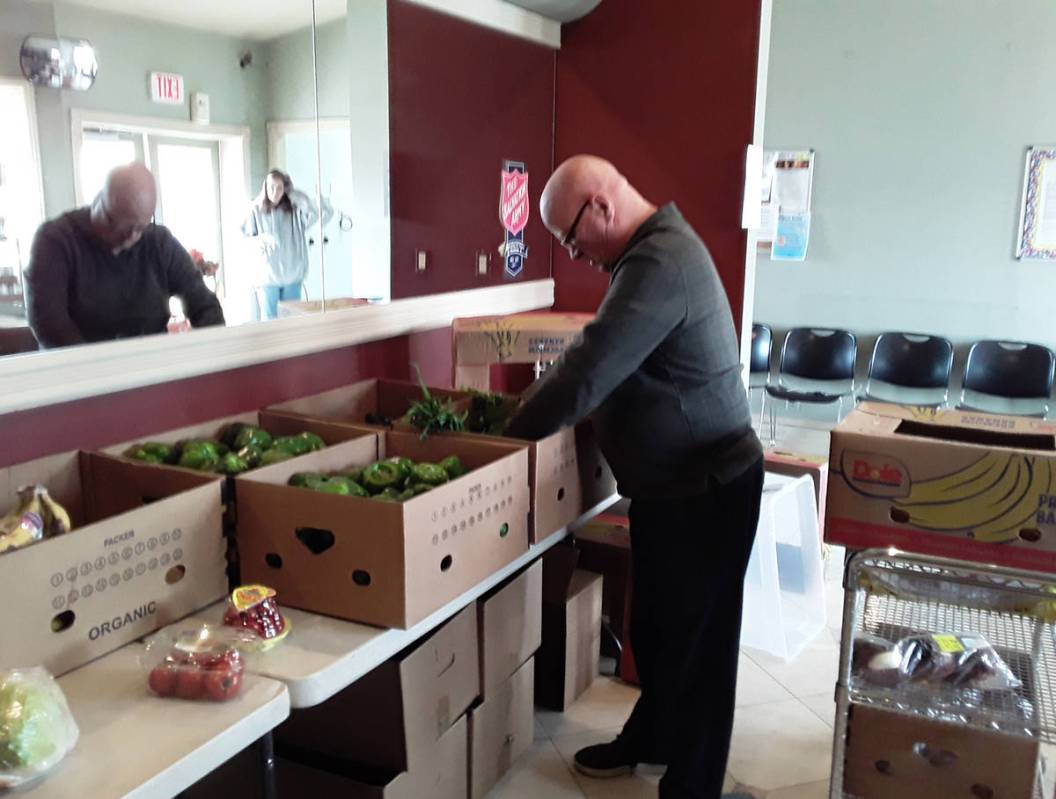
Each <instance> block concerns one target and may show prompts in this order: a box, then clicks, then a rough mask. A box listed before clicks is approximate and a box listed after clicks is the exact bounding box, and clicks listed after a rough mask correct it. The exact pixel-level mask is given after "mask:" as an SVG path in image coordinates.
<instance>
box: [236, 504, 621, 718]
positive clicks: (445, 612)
mask: <svg viewBox="0 0 1056 799" xmlns="http://www.w3.org/2000/svg"><path fill="white" fill-rule="evenodd" d="M618 500H619V495H618V494H613V495H612V496H611V497H609V498H608V499H605V500H603V501H602V502H600V503H598V504H597V505H595V506H594V507H593V508H591V509H590V510H589V511H587V512H586V513H584V514H583V515H582V516H580V517H579V519H577V520H576V521H575V522H574V523H573V524H572V525H571V526H569V527H565V528H562V529H560V530H558V531H557V532H555V533H552V534H551V535H549V536H547V537H546V538H544V539H543V540H542V541H540V542H539V543H537V544H534V545H532V546H530V547H529V548H528V551H527V552H525V553H524V554H523V555H521V556H520V557H518V558H517V559H516V560H514V561H513V562H512V563H510V564H508V565H507V566H505V567H503V568H502V569H500V570H499V571H497V572H495V573H494V574H492V575H491V577H489V578H487V579H486V580H484V581H482V582H480V583H478V584H477V585H476V586H474V587H473V588H471V589H470V590H469V591H466V592H465V593H464V594H462V595H461V596H459V597H458V598H457V599H454V600H452V601H451V602H449V603H447V604H446V605H444V606H443V607H442V608H440V609H439V610H437V611H436V612H435V613H433V614H432V615H430V616H429V617H427V618H425V619H423V620H422V621H420V622H419V623H418V624H416V625H414V626H413V627H411V628H410V629H408V630H386V631H385V632H383V633H381V634H380V635H379V636H378V637H377V638H374V639H372V640H371V641H369V642H367V643H366V644H364V645H363V646H361V647H359V648H357V649H355V650H353V651H351V652H349V653H348V654H347V655H345V656H344V657H343V658H341V659H340V660H338V661H335V662H334V663H333V665H331V666H329V667H327V668H326V669H324V670H322V671H320V672H317V673H316V674H314V675H312V676H310V677H306V678H304V679H300V680H285V679H284V678H283V677H282V676H281V675H277V674H273V673H269V672H268V671H267V669H266V667H265V668H263V669H261V670H259V671H258V672H257V673H259V674H262V675H263V676H265V677H269V678H270V679H273V680H278V681H282V682H285V683H286V687H287V688H288V689H289V691H290V706H291V707H292V708H294V709H297V708H306V707H313V706H315V705H318V704H321V703H322V702H325V701H326V700H327V699H329V698H330V697H332V696H333V695H334V694H336V693H338V692H339V691H341V690H342V689H344V688H347V687H348V686H349V685H351V684H352V683H354V682H355V681H356V680H358V679H359V678H360V677H362V676H363V675H364V674H367V673H368V672H370V671H372V670H373V669H375V668H377V667H378V666H380V665H381V664H382V663H384V662H385V661H386V660H388V659H389V658H390V657H392V656H393V655H395V654H396V653H397V652H399V651H400V650H402V649H404V648H405V647H407V646H409V645H410V644H412V643H414V642H415V641H417V640H418V639H420V638H422V637H424V636H426V635H428V634H429V633H430V632H432V631H433V630H434V629H436V628H437V627H439V626H440V625H441V624H443V623H444V622H445V621H447V620H448V619H450V618H452V617H453V616H454V615H455V614H456V613H458V612H459V611H460V610H462V609H463V608H465V607H466V606H467V605H469V604H470V603H472V602H475V601H476V600H477V599H479V598H480V597H481V596H483V595H484V594H486V593H487V592H488V591H490V590H491V589H492V588H494V587H495V586H496V585H498V584H499V583H501V582H502V581H503V580H505V579H506V578H507V577H509V576H510V575H511V574H513V573H514V572H516V571H518V570H519V569H521V568H522V567H524V566H525V565H527V564H529V563H531V562H532V561H534V560H535V559H536V558H539V557H541V556H542V555H543V553H544V552H546V551H547V550H549V549H550V548H551V547H553V546H555V545H556V544H558V543H560V542H561V541H562V540H564V539H565V538H566V537H567V536H568V535H569V533H571V532H572V531H573V530H575V529H576V528H577V527H580V526H582V525H584V524H586V523H587V522H588V521H590V520H591V519H593V518H594V517H595V516H597V515H598V514H599V513H602V512H603V511H605V509H606V508H608V507H610V506H611V505H613V504H614V503H615V502H617V501H618Z"/></svg>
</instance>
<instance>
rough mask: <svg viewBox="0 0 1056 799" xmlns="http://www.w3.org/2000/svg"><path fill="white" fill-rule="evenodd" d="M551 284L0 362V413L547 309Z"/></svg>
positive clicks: (476, 291)
mask: <svg viewBox="0 0 1056 799" xmlns="http://www.w3.org/2000/svg"><path fill="white" fill-rule="evenodd" d="M553 304H554V281H553V280H552V279H550V278H547V279H545V280H531V281H526V282H518V283H507V284H504V285H501V286H488V287H485V288H479V289H467V290H464V291H451V292H447V293H444V294H433V295H430V296H427V297H413V298H410V299H406V300H393V301H392V302H390V303H386V304H380V305H367V306H362V307H358V308H345V309H342V310H339V311H327V312H326V313H319V314H310V315H305V316H295V317H289V318H286V319H277V320H275V321H270V322H258V323H253V324H246V325H239V326H236V327H211V328H202V329H200V330H192V331H190V332H188V333H180V334H178V335H159V336H143V337H140V338H132V339H122V340H120V341H111V342H105V343H101V344H85V345H82V346H78V347H64V348H61V349H56V350H48V351H46V352H33V353H26V354H23V355H11V356H7V357H4V358H0V384H2V385H3V386H4V387H5V391H4V392H3V393H2V394H0V414H5V413H13V412H15V411H22V410H27V409H30V408H36V407H40V406H45V405H54V404H56V403H59V402H69V401H71V400H77V399H83V398H85V397H94V396H99V395H102V394H112V393H114V392H116V391H124V390H127V389H132V388H141V387H143V386H151V385H156V384H158V383H168V382H170V381H173V380H181V379H185V378H189V377H197V376H199V375H205V374H211V373H213V372H223V371H227V370H229V369H237V368H240V367H243V366H252V365H255V364H260V363H267V362H269V361H277V360H281V359H283V358H292V357H296V356H299V355H309V354H312V353H316V352H324V351H326V350H333V349H338V348H341V347H347V346H351V345H354V344H366V343H369V342H372V341H380V340H383V339H388V338H395V337H397V336H406V335H410V334H412V333H422V332H426V331H429V330H437V329H439V328H444V327H447V326H449V325H450V324H451V322H452V320H454V319H456V318H458V317H463V316H490V315H495V314H511V313H520V312H522V311H533V310H539V309H543V308H549V307H551V306H552V305H553Z"/></svg>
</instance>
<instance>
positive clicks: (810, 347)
mask: <svg viewBox="0 0 1056 799" xmlns="http://www.w3.org/2000/svg"><path fill="white" fill-rule="evenodd" d="M857 353H858V345H857V342H856V341H855V338H854V334H853V333H850V332H848V331H846V330H834V329H828V328H811V327H794V328H792V329H791V330H789V331H788V334H787V335H786V336H785V343H784V344H783V345H782V347H781V362H780V365H779V366H778V373H777V383H776V385H768V386H766V388H765V391H766V395H767V396H769V397H771V398H772V399H776V400H784V401H785V402H786V403H807V404H810V405H829V404H833V403H838V407H837V421H839V416H840V414H842V412H843V399H844V397H850V396H853V395H854V362H855V358H856V357H857ZM790 377H791V378H793V379H792V380H789V379H788V378H790ZM795 378H799V379H801V380H809V381H812V382H813V383H814V385H813V386H811V387H810V388H806V387H802V386H801V387H799V388H797V387H796V385H795ZM819 383H821V384H827V385H825V390H817V389H816V386H817V384H819ZM763 403H764V405H765V403H766V396H764V397H763ZM776 431H777V419H776V416H775V411H774V406H773V404H772V403H771V405H770V443H771V445H773V444H774V443H775V433H776Z"/></svg>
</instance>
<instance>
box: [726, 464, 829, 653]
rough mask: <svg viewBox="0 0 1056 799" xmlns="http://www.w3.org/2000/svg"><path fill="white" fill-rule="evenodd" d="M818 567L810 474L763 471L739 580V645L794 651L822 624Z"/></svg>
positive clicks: (818, 547)
mask: <svg viewBox="0 0 1056 799" xmlns="http://www.w3.org/2000/svg"><path fill="white" fill-rule="evenodd" d="M823 571H824V568H823V564H822V554H821V538H820V535H819V533H818V510H817V505H816V504H815V500H814V485H813V483H812V482H811V479H810V477H808V476H806V475H803V476H800V477H785V476H782V475H778V474H770V473H767V475H766V481H765V483H764V485H763V501H762V507H761V508H760V510H759V526H758V528H757V529H756V534H755V545H754V546H753V547H752V556H751V559H750V560H749V561H748V572H747V574H746V575H745V579H744V618H743V621H742V623H741V646H746V647H751V648H753V649H761V650H762V651H764V652H769V653H770V654H772V655H776V656H777V657H780V658H785V659H789V658H794V657H795V656H796V655H798V654H799V653H800V652H801V651H802V650H803V648H804V647H805V646H806V645H807V644H808V643H809V642H810V641H811V640H812V639H813V638H814V636H816V635H817V634H818V633H820V632H821V631H822V630H823V629H824V628H825V592H824V583H823Z"/></svg>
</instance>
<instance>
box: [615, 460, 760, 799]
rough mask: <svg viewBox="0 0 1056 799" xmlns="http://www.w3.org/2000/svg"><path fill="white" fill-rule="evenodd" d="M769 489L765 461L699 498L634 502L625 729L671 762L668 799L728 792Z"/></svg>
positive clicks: (657, 758) (641, 748) (702, 798)
mask: <svg viewBox="0 0 1056 799" xmlns="http://www.w3.org/2000/svg"><path fill="white" fill-rule="evenodd" d="M762 490H763V462H762V460H759V461H758V463H756V464H755V465H754V466H752V467H751V468H749V469H748V470H747V471H746V472H745V473H744V474H742V475H741V476H740V477H738V478H737V479H736V480H734V481H733V482H732V483H730V484H728V485H724V486H723V485H718V484H714V485H713V487H710V488H709V490H708V491H707V492H705V493H703V494H700V495H698V496H694V497H688V498H684V499H678V500H662V501H660V500H656V501H642V500H632V502H631V508H630V520H631V557H632V563H633V575H632V580H633V590H634V596H633V599H632V605H631V645H632V647H633V648H634V661H635V666H636V667H637V669H638V676H639V679H640V680H641V686H642V694H641V697H640V698H639V700H638V702H637V704H636V705H635V707H634V710H633V712H632V713H631V716H630V718H629V719H628V721H627V724H626V725H625V726H624V730H623V733H622V734H621V736H620V737H621V740H626V741H627V742H628V743H629V744H630V745H631V746H632V747H633V751H635V752H637V754H638V759H639V760H640V761H642V762H646V763H664V764H666V765H667V773H666V774H665V775H664V777H663V779H662V780H661V781H660V797H661V799H683V798H685V799H717V797H719V796H720V795H721V794H722V784H723V781H724V778H725V774H726V760H727V757H728V755H729V748H730V736H731V734H732V732H733V710H734V705H735V695H736V686H737V658H738V653H739V650H740V635H741V605H742V592H743V590H744V573H745V569H746V568H747V566H748V558H749V556H750V554H751V551H752V543H753V542H754V540H755V528H756V525H757V524H758V521H759V502H760V498H761V496H762Z"/></svg>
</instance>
